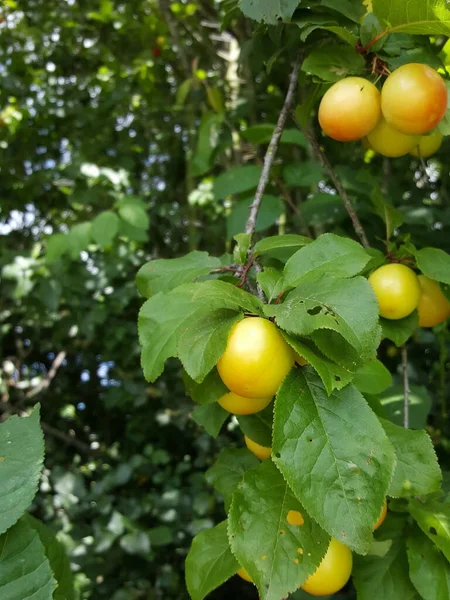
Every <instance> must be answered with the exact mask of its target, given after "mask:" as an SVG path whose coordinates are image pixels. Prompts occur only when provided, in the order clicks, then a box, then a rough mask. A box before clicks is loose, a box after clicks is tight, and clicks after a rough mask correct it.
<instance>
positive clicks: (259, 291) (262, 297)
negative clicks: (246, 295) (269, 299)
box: [255, 261, 266, 302]
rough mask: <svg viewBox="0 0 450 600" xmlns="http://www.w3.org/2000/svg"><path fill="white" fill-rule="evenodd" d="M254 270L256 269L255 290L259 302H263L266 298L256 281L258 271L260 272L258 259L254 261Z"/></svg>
mask: <svg viewBox="0 0 450 600" xmlns="http://www.w3.org/2000/svg"><path fill="white" fill-rule="evenodd" d="M255 271H256V276H257V278H256V292H257V294H258V298H259V299H260V300H261V302H265V301H266V298H265V296H264V292H263V289H262V287H261V286H260V284H259V282H258V273H261V272H262V268H261V265H260V264H259V262H258V261H255Z"/></svg>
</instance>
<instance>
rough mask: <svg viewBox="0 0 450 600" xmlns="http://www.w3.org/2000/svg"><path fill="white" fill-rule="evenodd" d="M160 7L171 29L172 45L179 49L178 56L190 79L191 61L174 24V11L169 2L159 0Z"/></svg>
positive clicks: (186, 75)
mask: <svg viewBox="0 0 450 600" xmlns="http://www.w3.org/2000/svg"><path fill="white" fill-rule="evenodd" d="M159 6H160V8H161V12H162V13H163V16H164V20H165V21H166V23H167V27H168V28H169V32H170V37H171V38H172V43H173V45H174V46H176V48H177V49H178V54H179V57H180V61H181V64H182V66H183V70H184V74H185V77H189V76H190V73H191V69H190V67H189V60H188V57H187V56H186V54H185V52H184V49H183V46H182V45H181V39H180V36H179V34H178V29H177V25H176V24H175V22H174V17H173V15H172V11H171V10H170V3H169V1H168V0H159Z"/></svg>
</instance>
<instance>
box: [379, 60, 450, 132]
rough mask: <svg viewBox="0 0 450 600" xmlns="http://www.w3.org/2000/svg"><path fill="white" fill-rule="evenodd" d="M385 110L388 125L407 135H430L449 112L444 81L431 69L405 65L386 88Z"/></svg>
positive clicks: (396, 71)
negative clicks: (447, 111)
mask: <svg viewBox="0 0 450 600" xmlns="http://www.w3.org/2000/svg"><path fill="white" fill-rule="evenodd" d="M381 110H382V112H383V115H384V118H385V119H386V121H387V122H388V123H390V125H392V126H393V127H395V128H396V129H398V130H399V131H401V132H403V133H409V134H417V133H420V134H423V133H428V132H429V131H431V130H432V129H434V128H435V127H436V125H437V124H438V123H439V121H440V120H441V119H442V117H443V116H444V114H445V111H446V110H447V88H446V86H445V83H444V80H443V79H442V77H441V76H440V75H439V73H436V71H435V70H434V69H432V68H431V67H429V66H428V65H423V64H420V63H409V64H407V65H402V66H401V67H399V68H398V69H395V71H393V72H392V73H391V74H390V75H389V77H388V78H387V79H386V81H385V83H384V85H383V89H382V90H381Z"/></svg>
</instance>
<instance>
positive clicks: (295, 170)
mask: <svg viewBox="0 0 450 600" xmlns="http://www.w3.org/2000/svg"><path fill="white" fill-rule="evenodd" d="M283 178H284V181H285V182H286V185H288V186H292V187H310V186H311V185H314V184H316V183H319V182H320V181H322V180H323V179H324V178H325V174H324V170H323V167H322V165H321V164H320V163H318V162H316V161H314V160H307V161H305V162H300V163H296V164H287V165H286V166H285V167H284V169H283Z"/></svg>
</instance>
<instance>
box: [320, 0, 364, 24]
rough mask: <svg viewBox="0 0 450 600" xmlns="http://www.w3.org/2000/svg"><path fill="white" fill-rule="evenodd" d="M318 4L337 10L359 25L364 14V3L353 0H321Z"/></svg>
mask: <svg viewBox="0 0 450 600" xmlns="http://www.w3.org/2000/svg"><path fill="white" fill-rule="evenodd" d="M318 4H319V5H320V6H326V7H327V8H332V9H333V10H336V11H337V12H339V13H341V14H342V15H344V16H345V17H347V18H348V19H351V20H352V21H354V22H355V23H358V25H359V23H360V21H361V18H362V16H363V15H364V6H363V3H360V2H353V0H319V1H318Z"/></svg>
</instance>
